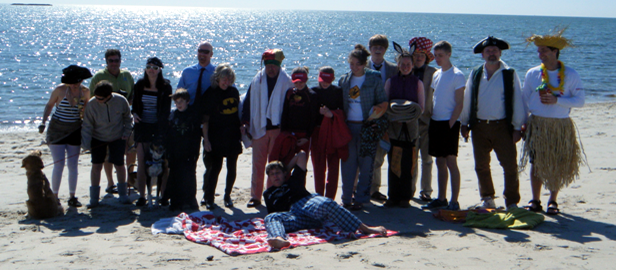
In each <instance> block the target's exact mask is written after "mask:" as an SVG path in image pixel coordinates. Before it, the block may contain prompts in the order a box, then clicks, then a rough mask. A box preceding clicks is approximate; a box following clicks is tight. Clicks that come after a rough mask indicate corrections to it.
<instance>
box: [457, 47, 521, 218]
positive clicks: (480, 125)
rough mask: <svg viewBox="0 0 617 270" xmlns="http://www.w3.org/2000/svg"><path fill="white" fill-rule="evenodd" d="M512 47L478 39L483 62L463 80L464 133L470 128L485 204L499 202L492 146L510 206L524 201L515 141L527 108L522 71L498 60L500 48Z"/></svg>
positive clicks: (462, 115) (489, 206)
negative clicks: (464, 83)
mask: <svg viewBox="0 0 617 270" xmlns="http://www.w3.org/2000/svg"><path fill="white" fill-rule="evenodd" d="M509 48H510V45H509V44H508V43H507V42H505V41H504V40H501V39H499V38H495V37H492V36H489V37H487V38H485V39H483V40H481V41H480V42H478V43H477V44H476V45H475V46H474V48H473V52H474V53H476V54H477V53H481V54H482V58H483V59H484V61H485V63H484V64H483V65H482V66H479V67H477V68H475V69H474V70H473V72H472V73H471V74H470V76H469V78H468V80H467V84H466V86H465V97H464V102H463V111H462V113H461V116H460V118H461V135H462V136H463V138H465V139H467V137H468V135H469V130H472V134H471V135H472V136H471V142H472V145H473V154H474V160H475V162H476V165H475V169H476V175H477V176H478V185H479V189H480V196H481V197H482V206H481V207H482V208H495V201H494V196H495V188H494V186H493V179H492V177H491V167H490V161H491V155H490V154H491V151H493V150H495V154H496V155H497V159H498V160H499V164H500V165H501V167H502V168H503V172H504V182H505V187H504V192H503V195H504V199H505V202H506V207H507V208H508V209H510V208H513V207H514V208H515V207H517V204H518V202H519V201H520V194H519V182H518V166H517V162H516V143H517V142H518V141H519V140H520V139H521V127H522V125H523V123H524V121H525V108H524V104H523V99H522V96H521V82H520V80H519V78H518V75H517V74H516V72H515V71H514V70H513V69H511V68H509V67H508V66H507V65H506V63H505V62H503V61H501V60H500V57H501V51H502V50H507V49H509Z"/></svg>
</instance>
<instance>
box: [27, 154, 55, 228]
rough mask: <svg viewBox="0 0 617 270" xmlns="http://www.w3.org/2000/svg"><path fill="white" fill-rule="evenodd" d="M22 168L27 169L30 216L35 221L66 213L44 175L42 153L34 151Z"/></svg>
mask: <svg viewBox="0 0 617 270" xmlns="http://www.w3.org/2000/svg"><path fill="white" fill-rule="evenodd" d="M21 167H22V168H26V176H28V198H29V199H28V200H27V201H26V206H28V216H29V217H30V218H34V219H44V218H50V217H55V216H58V215H61V214H63V213H64V209H63V208H62V206H61V205H60V204H59V203H58V199H57V198H56V195H54V193H53V192H52V191H51V188H50V186H49V181H48V180H47V177H46V176H45V174H44V173H43V171H42V169H43V167H44V165H43V160H42V159H41V151H39V150H36V151H32V153H30V155H28V156H27V157H26V158H24V159H23V160H22V163H21Z"/></svg>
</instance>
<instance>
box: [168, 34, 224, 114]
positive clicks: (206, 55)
mask: <svg viewBox="0 0 617 270" xmlns="http://www.w3.org/2000/svg"><path fill="white" fill-rule="evenodd" d="M213 54H214V52H213V48H212V44H210V42H202V43H201V44H199V47H198V48H197V60H198V61H199V63H197V64H195V65H192V66H189V67H186V68H185V69H184V70H182V76H181V77H180V81H179V82H178V87H176V89H177V88H184V89H186V90H187V91H188V92H189V94H190V95H191V100H190V101H189V106H193V104H199V102H195V100H199V99H200V97H201V96H203V94H204V93H205V92H206V89H208V87H210V77H212V74H214V68H215V67H216V66H214V65H212V63H210V60H211V59H212V55H213ZM197 90H200V91H197Z"/></svg>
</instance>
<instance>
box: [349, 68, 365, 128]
mask: <svg viewBox="0 0 617 270" xmlns="http://www.w3.org/2000/svg"><path fill="white" fill-rule="evenodd" d="M365 78H366V74H365V75H362V76H360V77H356V76H351V81H350V86H351V87H350V88H349V93H348V101H349V110H348V111H347V120H349V121H363V120H364V118H363V116H362V104H361V103H360V101H361V97H360V88H362V84H363V83H364V79H365Z"/></svg>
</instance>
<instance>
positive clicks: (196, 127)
mask: <svg viewBox="0 0 617 270" xmlns="http://www.w3.org/2000/svg"><path fill="white" fill-rule="evenodd" d="M171 98H172V99H173V101H174V104H176V109H174V110H172V111H171V114H170V115H169V129H168V130H167V136H166V138H165V139H166V149H167V160H168V161H169V180H168V181H167V183H168V184H167V188H166V192H168V193H167V194H165V197H167V198H169V199H170V205H169V210H171V211H175V210H181V209H182V207H184V206H188V207H189V208H190V209H195V210H199V205H197V199H196V198H195V195H196V194H197V179H196V177H195V173H196V171H195V169H196V164H197V161H196V160H197V159H198V158H199V143H200V142H201V127H200V126H201V118H200V117H199V115H198V114H197V113H196V112H195V111H193V109H192V108H189V106H188V105H189V100H190V98H191V97H190V95H189V93H188V92H187V91H186V89H183V88H179V89H177V90H176V92H175V93H174V94H173V95H172V96H171Z"/></svg>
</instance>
